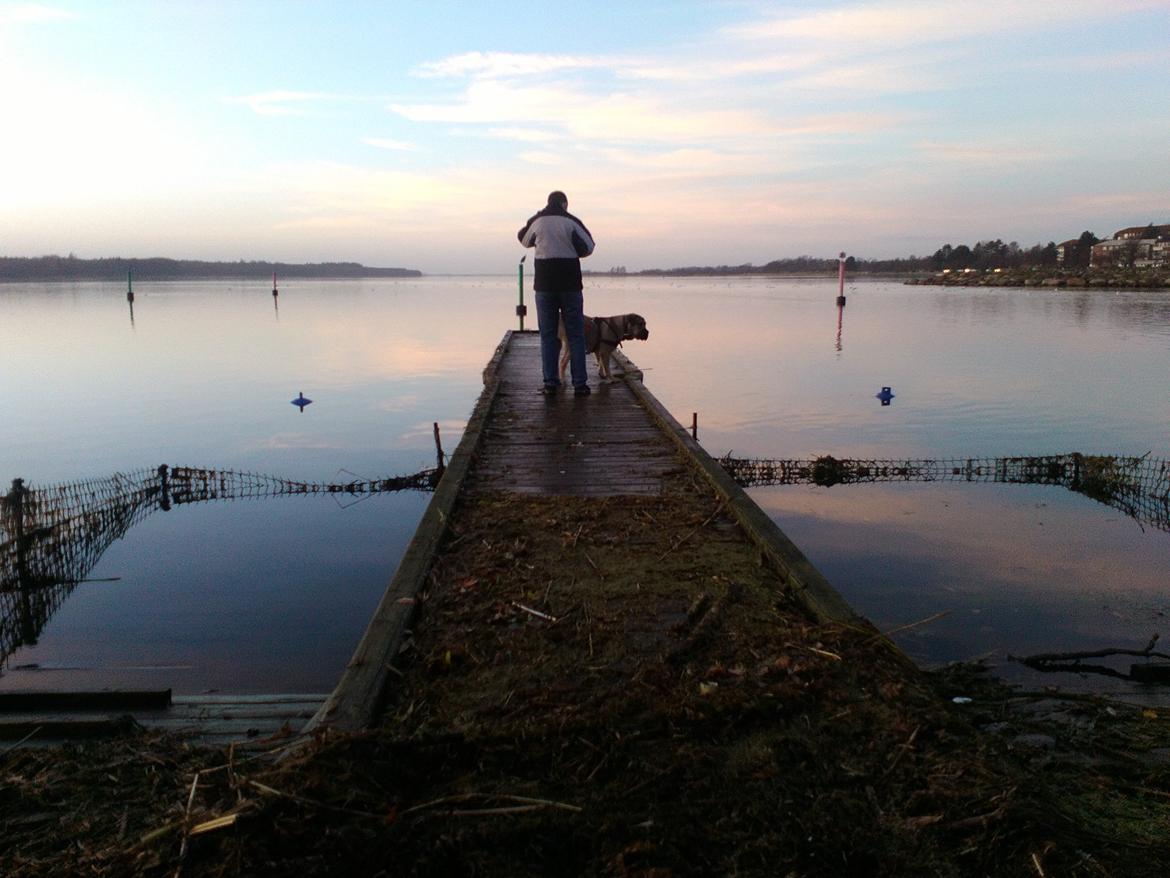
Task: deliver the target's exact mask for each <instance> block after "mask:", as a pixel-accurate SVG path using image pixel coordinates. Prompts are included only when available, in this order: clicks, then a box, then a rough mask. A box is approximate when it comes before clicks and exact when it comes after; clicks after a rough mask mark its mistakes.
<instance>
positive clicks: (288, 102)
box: [229, 90, 353, 116]
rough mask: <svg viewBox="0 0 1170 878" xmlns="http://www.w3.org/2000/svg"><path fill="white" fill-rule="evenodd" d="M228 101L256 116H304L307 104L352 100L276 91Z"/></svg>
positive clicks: (333, 96)
mask: <svg viewBox="0 0 1170 878" xmlns="http://www.w3.org/2000/svg"><path fill="white" fill-rule="evenodd" d="M229 100H230V101H231V102H232V103H236V104H246V105H247V106H248V107H249V108H251V110H252V112H253V113H256V114H257V115H258V116H304V115H307V114H308V112H309V108H308V107H307V106H306V105H307V104H314V103H321V102H323V101H337V100H353V98H347V97H345V96H344V95H333V94H328V93H325V92H312V91H280V90H277V91H266V92H260V93H259V94H253V95H244V96H243V97H235V98H229Z"/></svg>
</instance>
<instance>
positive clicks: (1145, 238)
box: [1058, 223, 1170, 268]
mask: <svg viewBox="0 0 1170 878" xmlns="http://www.w3.org/2000/svg"><path fill="white" fill-rule="evenodd" d="M1065 243H1066V244H1068V243H1075V242H1065ZM1061 246H1062V247H1063V246H1064V245H1061ZM1058 258H1059V249H1058ZM1089 265H1090V267H1092V268H1163V267H1166V266H1170V223H1168V224H1165V225H1160V226H1156V225H1154V224H1153V223H1150V224H1149V225H1148V226H1130V227H1129V228H1125V229H1121V230H1120V231H1119V232H1116V233H1115V234H1114V235H1113V237H1112V238H1110V239H1108V240H1105V241H1100V242H1098V243H1096V244H1094V245H1093V248H1092V252H1091V254H1090V257H1089Z"/></svg>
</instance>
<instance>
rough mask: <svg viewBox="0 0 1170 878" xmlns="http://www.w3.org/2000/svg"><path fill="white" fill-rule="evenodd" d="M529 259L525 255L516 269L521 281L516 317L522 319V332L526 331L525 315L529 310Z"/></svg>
mask: <svg viewBox="0 0 1170 878" xmlns="http://www.w3.org/2000/svg"><path fill="white" fill-rule="evenodd" d="M527 258H528V254H527V253H525V254H524V255H523V256H521V257H520V264H519V265H518V266H517V267H516V270H517V273H518V275H519V280H520V304H519V305H517V306H516V316H517V317H519V318H520V331H521V332H523V331H524V315H525V314H527V313H528V308H527V307H526V306H525V304H524V260H525V259H527Z"/></svg>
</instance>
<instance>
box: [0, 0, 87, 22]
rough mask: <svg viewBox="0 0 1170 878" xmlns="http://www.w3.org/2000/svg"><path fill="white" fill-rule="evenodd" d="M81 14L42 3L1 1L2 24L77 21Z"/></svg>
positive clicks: (0, 20) (0, 18)
mask: <svg viewBox="0 0 1170 878" xmlns="http://www.w3.org/2000/svg"><path fill="white" fill-rule="evenodd" d="M79 18H80V16H79V15H78V14H77V13H75V12H71V11H70V10H68V9H60V8H58V7H55V6H42V5H41V4H40V3H0V25H4V24H39V23H41V22H46V21H76V20H77V19H79Z"/></svg>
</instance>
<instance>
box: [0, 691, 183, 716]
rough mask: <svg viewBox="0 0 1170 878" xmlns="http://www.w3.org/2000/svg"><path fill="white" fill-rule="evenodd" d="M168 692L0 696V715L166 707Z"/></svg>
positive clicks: (169, 700)
mask: <svg viewBox="0 0 1170 878" xmlns="http://www.w3.org/2000/svg"><path fill="white" fill-rule="evenodd" d="M170 703H171V690H170V689H149V690H135V689H100V690H95V691H89V692H0V713H5V714H8V713H13V712H16V711H20V712H22V713H27V712H30V711H78V710H107V711H108V710H135V709H149V708H156V707H166V706H167V705H169V704H170Z"/></svg>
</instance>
